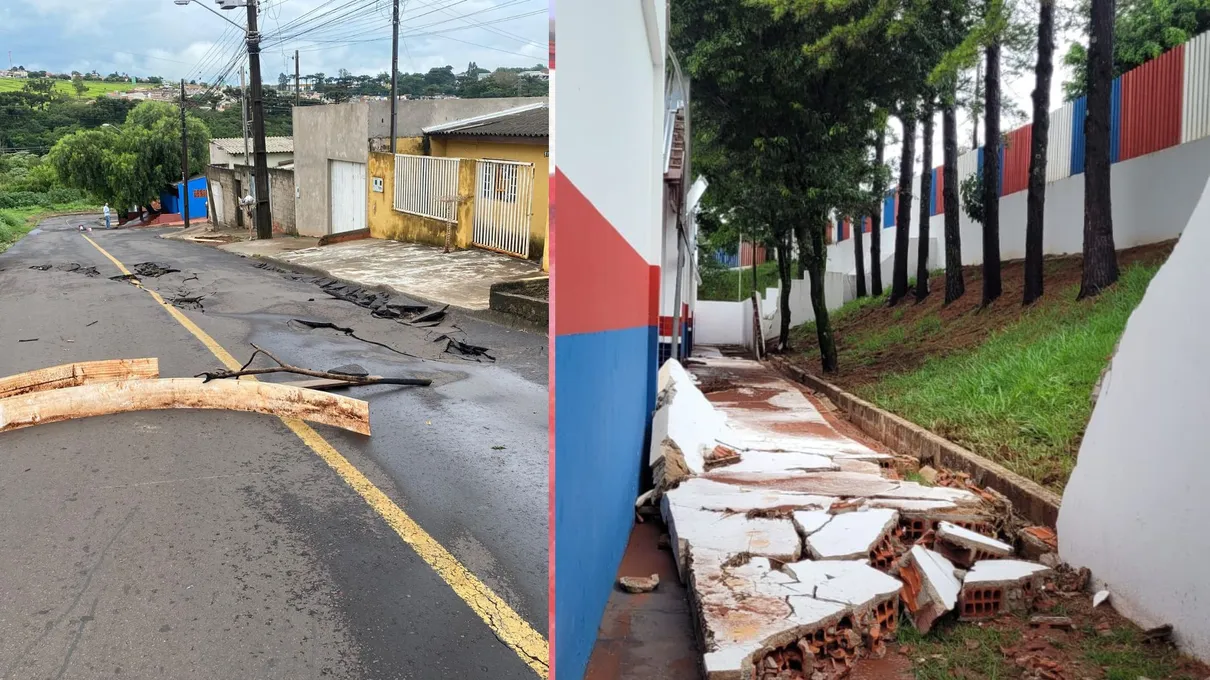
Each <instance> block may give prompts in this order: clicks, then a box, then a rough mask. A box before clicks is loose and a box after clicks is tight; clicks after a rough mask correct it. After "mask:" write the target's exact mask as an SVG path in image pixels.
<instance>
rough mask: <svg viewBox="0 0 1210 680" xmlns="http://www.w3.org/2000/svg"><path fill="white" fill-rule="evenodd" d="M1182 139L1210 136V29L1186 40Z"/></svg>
mask: <svg viewBox="0 0 1210 680" xmlns="http://www.w3.org/2000/svg"><path fill="white" fill-rule="evenodd" d="M1182 80H1183V82H1182V86H1183V87H1182V92H1183V94H1182V97H1181V100H1182V101H1181V142H1192V141H1194V140H1195V139H1201V138H1202V137H1210V33H1203V34H1201V35H1199V36H1197V37H1196V38H1194V39H1193V40H1190V41H1189V42H1187V43H1185V73H1184V77H1183V78H1182Z"/></svg>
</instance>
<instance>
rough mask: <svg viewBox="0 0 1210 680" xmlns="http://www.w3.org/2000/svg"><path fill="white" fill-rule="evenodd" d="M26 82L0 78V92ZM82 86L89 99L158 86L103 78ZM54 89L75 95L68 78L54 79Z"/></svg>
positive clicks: (17, 87)
mask: <svg viewBox="0 0 1210 680" xmlns="http://www.w3.org/2000/svg"><path fill="white" fill-rule="evenodd" d="M27 82H29V81H28V80H26V79H24V78H0V92H14V91H17V90H20V89H21V88H23V87H25V83H27ZM84 86H85V87H87V88H88V89H87V90H85V92H84V97H85V98H89V99H91V98H93V97H98V96H100V95H103V94H105V93H106V92H115V91H120V90H134V89H153V88H156V87H158V85H150V84H146V83H139V84H138V85H134V86H132V85H131V84H130V82H129V81H127V82H121V83H107V82H105V81H103V80H86V81H84ZM55 91H56V92H59V93H60V94H65V95H67V96H69V97H75V96H76V90H75V88H73V87H72V85H71V81H70V80H56V81H55Z"/></svg>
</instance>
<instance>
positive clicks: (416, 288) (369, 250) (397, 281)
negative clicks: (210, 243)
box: [262, 239, 543, 310]
mask: <svg viewBox="0 0 1210 680" xmlns="http://www.w3.org/2000/svg"><path fill="white" fill-rule="evenodd" d="M262 257H263V258H264V259H266V260H270V261H273V262H277V263H280V264H284V265H287V266H290V265H292V266H295V267H306V268H308V269H310V270H313V271H315V272H316V273H322V274H323V275H324V276H330V277H332V278H336V279H343V280H346V281H351V282H354V283H357V284H358V285H362V286H387V287H389V288H392V289H394V290H396V291H398V292H400V293H402V294H404V295H409V296H412V297H417V298H421V299H424V300H429V301H432V302H442V303H448V304H451V305H453V306H455V307H460V308H462V309H468V310H484V309H488V308H489V301H490V297H491V287H492V284H493V283H500V282H502V281H518V280H521V279H527V278H533V277H536V276H542V275H543V272H542V269H541V267H539V266H538V265H537V264H535V263H533V262H530V261H528V260H520V259H517V258H513V257H508V256H507V255H500V254H498V253H491V252H488V251H485V250H478V249H474V248H472V249H468V250H456V251H453V252H450V253H445V252H443V249H442V248H438V247H435V246H429V245H423V244H419V243H400V242H399V241H389V240H385V239H364V240H361V241H352V242H350V243H336V244H333V245H330V246H323V247H317V248H305V249H302V250H294V251H291V252H279V253H273V254H264V255H262Z"/></svg>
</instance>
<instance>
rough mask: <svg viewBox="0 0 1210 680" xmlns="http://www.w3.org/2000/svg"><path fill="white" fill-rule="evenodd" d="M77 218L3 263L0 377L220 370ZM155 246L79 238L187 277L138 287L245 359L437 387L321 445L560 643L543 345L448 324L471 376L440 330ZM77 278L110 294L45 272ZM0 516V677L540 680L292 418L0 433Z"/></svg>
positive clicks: (143, 421) (395, 399)
mask: <svg viewBox="0 0 1210 680" xmlns="http://www.w3.org/2000/svg"><path fill="white" fill-rule="evenodd" d="M78 222H79V219H78V218H53V219H51V220H47V221H46V222H44V223H43V224H42V225H40V227H39V228H38V229H37V230H35V231H34V232H32V233H31V234H30V235H29V236H27V237H26V238H25V239H23V240H22V241H20V242H19V243H17V244H16V245H15V246H14V247H13V248H12V249H10V250H9V251H8V252H6V253H3V254H0V375H8V374H12V373H19V372H23V371H28V370H33V369H37V368H42V367H47V366H54V365H59V364H64V363H69V362H72V361H85V360H96V359H109V358H134V357H158V358H159V361H160V374H161V376H163V377H180V376H192V375H195V374H197V373H200V372H202V371H205V370H211V369H216V368H221V367H222V366H221V364H220V363H219V361H218V360H217V359H216V358H215V356H214V355H213V354H211V352H210V351H209V350H208V349H207V348H206V347H205V346H204V345H203V344H202V342H201V341H199V340H198V338H197V337H195V336H194V335H193V334H191V333H190V332H189V331H187V330H186V329H185V328H184V327H183V326H182V325H181V324H180V323H178V322H177V321H175V320H174V319H173V318H172V317H171V316H170V315H169V314H168V313H167V312H166V311H165V310H164V309H163V308H162V307H161V306H160V305H159V303H157V302H156V301H155V300H153V299H152V297H151V296H150V295H149V294H148V293H147V292H145V291H143V290H140V289H139V288H138V287H136V286H134V285H131V284H129V283H126V282H122V281H113V280H110V279H109V278H108V277H110V276H115V275H117V274H119V271H118V270H117V268H116V266H115V265H114V264H113V263H112V262H111V261H109V260H108V259H107V258H106V257H105V256H104V255H103V254H102V253H101V252H99V251H98V250H97V249H96V248H94V247H93V246H92V245H91V244H90V243H89V242H88V241H87V240H86V239H85V238H84V237H83V236H82V235H81V234H79V233H78V232H77V231H76V230H75V224H77V223H78ZM158 233H162V232H156V231H141V230H130V231H127V230H120V231H117V230H115V231H109V232H107V231H104V230H94V231H93V232H92V233H91V234H90V236H91V238H92V239H93V240H94V241H96V243H97V244H98V245H100V246H101V247H102V248H104V249H105V250H106V251H108V252H109V253H110V254H111V255H112V256H113V257H115V258H116V259H118V260H119V261H121V262H122V263H123V264H124V265H126V266H127V267H128V268H132V269H133V268H134V265H136V264H138V263H142V262H156V263H159V264H161V265H166V266H169V267H172V268H176V269H180V270H181V272H180V273H176V274H167V275H164V276H162V277H159V278H144V279H143V282H144V285H146V286H147V287H148V288H151V289H153V290H156V291H157V292H159V293H160V294H161V295H164V296H165V297H169V296H179V295H182V294H185V295H189V296H196V295H199V294H200V295H204V296H205V297H204V298H203V299H202V301H201V304H202V308H201V309H189V310H183V311H184V313H185V314H186V315H187V316H188V317H189V318H190V319H191V320H192V321H193V322H194V323H196V324H197V325H198V326H199V327H200V328H201V329H202V330H204V331H205V332H206V333H207V334H209V335H210V336H212V337H213V338H214V339H215V340H217V342H218V343H219V344H220V345H222V347H224V348H225V349H226V350H227V351H228V352H230V353H231V354H233V355H234V356H235V357H236V358H237V359H239V360H240V361H243V360H244V359H246V358H247V357H248V356H250V354H251V351H252V350H251V347H250V346H249V344H250V343H256V344H258V345H260V346H262V347H265V348H266V349H269V350H270V351H273V352H274V353H275V354H277V355H278V356H280V357H281V358H282V359H284V360H285V361H287V362H289V363H292V364H295V365H301V366H307V367H312V368H318V369H327V368H331V367H334V366H338V365H341V364H346V363H350V362H354V363H358V364H361V365H362V366H364V367H365V368H367V369H368V370H369V371H370V372H371V373H377V374H404V375H412V374H415V375H424V376H429V377H432V378H433V379H434V386H433V387H431V388H398V387H363V388H352V389H349V390H347V391H346V392H345V393H346V394H349V395H350V396H355V397H358V398H363V399H366V400H368V401H369V403H370V412H371V426H372V428H373V435H372V436H371V437H368V438H367V437H362V436H359V435H355V434H351V433H347V432H344V431H340V430H335V429H332V428H328V427H324V426H321V425H315V426H314V427H315V429H316V431H318V432H319V434H320V435H322V436H323V437H324V438H325V439H326V440H327V441H328V442H329V443H330V444H331V445H332V446H334V447H335V448H336V449H337V450H338V451H339V452H340V453H341V454H343V455H344V457H345V458H347V459H348V460H349V462H351V463H352V464H353V466H355V467H356V468H357V469H358V470H359V471H360V472H361V473H363V474H364V475H365V476H366V477H368V478H369V479H370V480H371V481H372V482H373V483H374V484H375V485H376V486H377V487H378V488H379V489H381V490H382V491H383V492H385V493H386V494H387V496H389V497H390V499H391V500H392V501H394V503H395V504H396V505H397V506H398V507H399V508H401V509H402V510H403V511H404V512H405V513H406V514H407V515H408V516H410V517H411V518H412V519H413V520H415V522H416V523H417V524H419V526H420V527H421V528H422V529H423V530H424V531H425V532H427V533H428V534H429V535H430V536H432V537H433V538H434V539H435V540H436V541H437V542H438V543H440V544H441V545H442V546H444V548H445V549H446V550H448V551H449V553H451V554H452V555H453V556H454V557H455V558H456V559H457V560H458V561H459V562H460V563H461V564H462V565H463V566H465V567H466V568H467V569H469V570H470V572H471V573H473V574H474V575H475V576H476V577H478V579H479V580H480V581H482V582H483V583H484V584H486V585H487V586H488V587H489V588H490V589H491V590H492V591H494V592H495V593H496V594H497V595H499V596H500V597H501V598H503V600H504V601H505V602H506V603H507V604H508V605H509V606H510V607H511V608H512V609H513V610H515V611H516V612H517V614H519V615H520V616H521V617H522V618H523V619H524V620H525V621H526V622H528V624H529V625H530V626H532V628H533V629H534V630H536V631H538V632H540V633H541V634H542V635H543V636H545V634H546V630H547V614H546V612H547V578H546V574H547V567H546V565H547V404H548V397H547V386H546V370H547V368H546V367H547V350H546V347H547V340H546V338H545V337H544V336H542V335H537V334H533V333H529V332H525V331H522V330H517V329H511V328H507V327H504V326H499V325H495V324H491V323H487V322H483V321H479V320H476V319H473V318H464V317H460V316H458V315H456V314H455V315H454V316H453V321H454V322H455V323H456V324H457V325H458V326H459V327H460V328H461V329H463V330H464V331H465V336H464V337H465V339H466V341H467V342H471V343H473V344H476V345H482V346H486V347H489V348H491V349H492V352H493V354H494V355H495V356H496V357H497V358H498V361H497V362H496V363H495V364H479V363H474V362H468V361H465V360H462V359H459V358H457V357H454V356H451V355H448V354H443V353H442V349H443V347H444V345H445V343H444V342H432V341H431V338H430V337H428V336H430V335H431V334H430V333H427V332H426V331H423V330H418V329H412V328H407V327H404V326H402V325H400V324H397V323H395V322H393V321H390V320H382V319H375V318H372V317H371V316H370V314H369V312H368V310H365V309H361V308H359V307H356V306H354V305H352V304H350V303H347V302H343V301H339V300H334V299H331V298H329V297H328V296H326V295H324V294H323V293H322V292H321V291H320V290H319V289H318V288H317V287H315V286H314V285H312V284H310V283H307V282H305V281H299V280H291V279H290V278H289V277H286V276H283V275H281V274H278V273H273V272H269V271H265V270H263V269H258V268H256V267H255V266H254V264H253V262H252V261H250V260H246V259H243V258H240V257H238V256H235V255H230V254H227V253H224V252H221V251H218V250H215V249H212V248H210V247H207V246H202V245H197V244H191V243H185V242H180V241H172V240H165V239H159V238H157V237H156V235H157V234H158ZM69 263H78V264H80V265H83V266H85V267H95V268H96V269H97V271H98V273H99V275H98V276H91V277H90V276H86V275H85V274H82V273H79V272H71V271H65V270H62V269H60V268H56V267H52V268H51V269H49V270H47V271H39V270H37V269H31V267H33V266H36V265H47V264H50V265H67V264H69ZM292 318H307V319H316V320H324V321H331V322H333V323H335V324H337V325H339V326H350V327H353V328H355V329H356V330H357V333H358V335H361V336H363V337H366V338H369V339H373V340H376V341H379V342H383V343H387V344H389V345H391V346H393V347H395V348H397V349H399V350H401V351H404V352H408V353H410V354H414V355H417V356H418V357H420V358H415V357H410V356H404V355H401V354H397V353H394V352H391V351H389V350H387V349H384V348H381V347H377V346H375V345H371V344H367V343H364V342H361V341H359V340H356V339H353V338H349V337H345V336H343V335H342V334H340V333H338V332H335V331H326V330H306V329H303V328H299V327H297V325H296V324H291V323H289V322H290V319H292ZM34 338H36V340H33V339H34ZM22 340H26V341H27V342H21V341H22ZM258 365H259V364H258ZM266 379H269V380H289V379H297V378H296V377H293V378H292V377H288V376H282V377H280V378H279V377H276V376H271V377H267V378H266ZM0 517H2V518H3V521H0V592H2V596H0V680H2V679H5V678H102V677H115V678H207V679H212V678H292V679H293V678H314V677H325V678H326V677H333V678H489V677H490V678H534V677H535V676H536V675H537V674H536V673H535V671H534V670H533V669H532V668H531V667H529V666H527V665H526V663H525V661H523V660H522V658H521V657H520V656H519V655H518V653H516V652H515V651H513V649H510V648H509V646H507V645H506V644H504V643H503V642H502V641H501V632H500V630H498V629H496V628H494V627H493V626H489V625H488V624H487V623H485V621H484V620H483V618H482V617H481V616H480V615H478V614H476V613H475V611H474V610H473V609H472V608H471V606H470V605H469V604H468V603H467V601H466V600H465V599H464V598H463V597H460V596H459V594H458V593H457V592H456V589H455V588H454V587H452V586H451V583H450V582H448V580H447V578H443V577H442V576H440V575H439V574H438V573H437V572H436V571H434V569H433V568H432V567H430V565H429V563H427V562H426V561H425V560H424V559H422V557H421V555H420V554H418V552H417V551H416V550H414V549H413V548H412V547H410V546H409V545H408V544H407V543H405V542H404V540H402V539H401V538H400V535H399V534H397V533H396V532H395V531H394V530H392V528H391V527H390V526H389V525H388V524H387V522H386V521H385V520H384V519H383V517H382V516H380V514H379V513H378V512H376V511H375V510H374V509H373V508H372V507H371V505H369V504H367V502H366V501H365V500H363V498H362V496H360V495H358V493H357V492H356V491H355V490H354V489H353V488H351V487H350V486H349V485H348V484H346V483H345V482H344V481H343V480H342V479H341V477H340V476H338V474H337V473H336V472H334V471H333V469H332V468H330V467H329V466H328V465H327V464H326V463H325V462H324V461H323V460H322V459H320V457H319V456H317V455H316V453H315V452H314V451H313V450H312V449H311V448H309V447H308V446H307V445H306V444H304V442H303V441H302V440H301V439H300V438H299V437H297V436H296V435H295V434H294V433H293V432H291V431H290V430H289V429H288V428H287V427H286V426H285V424H283V423H282V421H280V420H279V419H277V418H273V417H270V416H264V415H257V414H245V413H231V412H222V411H183V410H182V411H158V412H141V413H129V414H121V415H114V416H105V417H98V418H91V419H86V420H76V421H68V422H63V423H57V424H50V425H42V426H38V427H32V428H27V429H23V430H17V431H12V432H7V433H3V434H0ZM489 618H490V617H489ZM503 637H504V638H506V639H507V637H508V635H507V631H506V632H505V633H504V634H503Z"/></svg>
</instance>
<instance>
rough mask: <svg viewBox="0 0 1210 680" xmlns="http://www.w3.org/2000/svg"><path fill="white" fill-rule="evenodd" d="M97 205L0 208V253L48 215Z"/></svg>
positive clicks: (80, 203)
mask: <svg viewBox="0 0 1210 680" xmlns="http://www.w3.org/2000/svg"><path fill="white" fill-rule="evenodd" d="M96 209H97V206H95V205H93V204H91V203H87V202H85V201H75V202H72V203H60V204H57V205H52V206H28V207H23V208H4V209H0V253H3V252H4V251H6V250H8V249H9V247H11V246H12V245H13V244H14V243H16V242H17V241H18V240H20V238H21V237H22V236H25V235H26V234H28V233H29V232H30V230H31V229H33V228H34V226H35V225H37V224H38V221H39V220H41V219H42V218H44V217H47V216H48V215H54V214H56V213H65V212H81V211H85V210H96Z"/></svg>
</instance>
